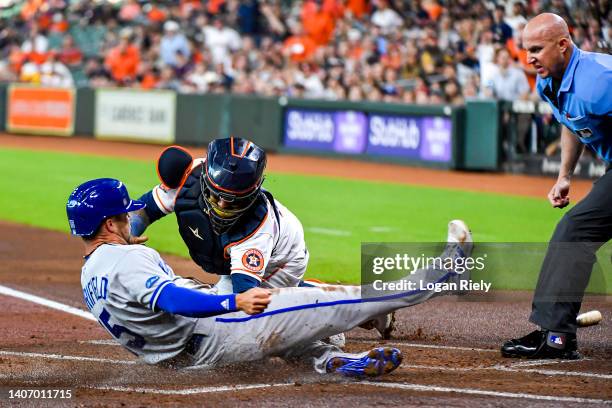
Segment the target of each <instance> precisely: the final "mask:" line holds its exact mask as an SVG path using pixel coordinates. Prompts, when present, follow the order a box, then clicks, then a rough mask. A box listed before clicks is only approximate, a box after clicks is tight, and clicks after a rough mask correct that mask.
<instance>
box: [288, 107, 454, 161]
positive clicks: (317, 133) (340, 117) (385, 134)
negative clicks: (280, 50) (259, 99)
mask: <svg viewBox="0 0 612 408" xmlns="http://www.w3.org/2000/svg"><path fill="white" fill-rule="evenodd" d="M284 129H285V132H284V145H285V146H286V147H289V148H295V149H304V150H319V151H328V152H336V153H344V154H367V155H373V156H393V157H404V158H407V159H412V160H423V161H430V162H442V163H448V162H450V161H451V160H452V150H453V149H452V146H453V143H452V142H453V133H452V121H451V119H450V118H448V117H442V116H406V115H383V114H370V115H368V114H366V113H364V112H358V111H349V110H344V111H320V110H307V109H293V108H291V109H287V110H286V111H285V128H284Z"/></svg>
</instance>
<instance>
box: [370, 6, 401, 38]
mask: <svg viewBox="0 0 612 408" xmlns="http://www.w3.org/2000/svg"><path fill="white" fill-rule="evenodd" d="M374 3H375V4H376V11H375V12H374V13H373V14H372V18H371V21H372V24H374V25H375V26H377V27H379V28H380V29H381V30H383V33H385V34H387V33H390V32H392V31H393V30H396V29H398V28H400V27H401V26H402V25H403V24H404V20H403V19H402V17H401V16H400V15H399V14H398V13H397V11H395V10H393V9H392V8H390V7H389V3H388V2H387V0H376V1H375V2H374Z"/></svg>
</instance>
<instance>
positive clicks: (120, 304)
mask: <svg viewBox="0 0 612 408" xmlns="http://www.w3.org/2000/svg"><path fill="white" fill-rule="evenodd" d="M170 282H172V283H174V284H175V285H177V286H183V287H191V286H192V285H193V282H192V281H190V280H188V279H183V278H180V277H177V276H175V275H174V272H173V271H172V269H171V268H170V267H169V266H168V265H167V264H166V263H165V262H164V260H163V259H162V258H161V256H160V255H159V253H157V251H155V250H154V249H151V248H147V247H146V246H143V245H113V244H103V245H101V246H99V247H98V248H97V249H96V250H95V251H94V252H93V254H91V255H90V256H89V257H88V258H87V259H86V262H85V264H84V265H83V269H82V271H81V286H82V288H83V297H84V300H85V303H86V304H87V307H88V308H89V310H90V311H91V313H92V314H93V315H94V316H95V317H96V318H97V319H98V321H99V322H100V324H101V325H102V326H103V327H104V328H105V329H106V330H107V331H108V332H109V333H110V334H111V335H112V336H113V337H114V338H115V339H116V340H117V341H118V342H119V343H121V344H122V345H123V346H124V347H126V348H127V349H128V350H129V351H131V352H132V353H134V354H136V355H137V356H139V357H141V358H143V360H144V361H145V362H147V363H150V364H155V363H157V362H159V361H161V360H165V359H168V358H171V357H174V356H176V355H178V354H179V353H180V352H181V351H182V350H183V348H184V347H185V344H186V343H187V341H188V340H189V337H190V336H191V334H192V332H193V330H194V327H195V323H196V321H197V319H195V318H189V317H184V316H179V315H172V314H170V313H165V312H162V311H157V310H156V308H155V306H156V303H157V299H158V297H159V294H160V293H161V290H162V288H163V287H164V286H166V285H168V284H169V283H170Z"/></svg>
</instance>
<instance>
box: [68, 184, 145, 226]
mask: <svg viewBox="0 0 612 408" xmlns="http://www.w3.org/2000/svg"><path fill="white" fill-rule="evenodd" d="M144 207H145V203H143V202H142V201H137V200H131V199H130V196H129V194H128V191H127V189H126V188H125V186H124V185H123V183H122V182H121V181H119V180H115V179H111V178H100V179H95V180H90V181H87V182H85V183H83V184H81V185H80V186H78V187H77V188H75V189H74V191H73V192H72V194H70V197H68V202H67V203H66V213H67V214H68V223H69V224H70V232H71V233H72V235H79V236H90V235H92V234H94V233H95V232H96V230H97V229H98V227H99V226H100V224H101V223H102V221H104V219H105V218H107V217H110V216H113V215H119V214H123V213H127V212H130V211H136V210H139V209H141V208H144Z"/></svg>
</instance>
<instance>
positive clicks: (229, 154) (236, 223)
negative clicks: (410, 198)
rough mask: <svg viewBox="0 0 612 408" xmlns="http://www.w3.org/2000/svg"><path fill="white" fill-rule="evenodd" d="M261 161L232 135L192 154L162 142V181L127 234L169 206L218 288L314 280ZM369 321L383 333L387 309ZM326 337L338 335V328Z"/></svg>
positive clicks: (338, 340) (294, 225) (295, 224)
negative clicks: (200, 156)
mask: <svg viewBox="0 0 612 408" xmlns="http://www.w3.org/2000/svg"><path fill="white" fill-rule="evenodd" d="M266 161H267V160H266V153H265V151H264V150H263V149H261V148H260V147H259V146H257V145H256V144H254V143H252V142H250V141H248V140H245V139H241V138H237V137H230V138H225V139H216V140H213V141H212V142H211V143H210V144H209V146H208V151H207V155H206V158H205V159H195V160H194V158H193V157H192V156H191V154H189V152H187V151H186V150H185V149H183V148H181V147H179V146H171V147H168V148H166V149H165V150H164V151H163V152H162V153H161V155H160V157H159V159H158V162H157V173H158V176H159V178H160V181H161V184H159V185H157V186H155V187H154V188H153V189H152V190H150V191H149V192H147V193H145V194H144V195H143V196H142V197H141V198H140V200H141V201H143V202H144V203H145V204H146V207H145V208H143V209H141V210H139V211H137V212H136V213H135V214H134V216H133V217H132V220H131V224H132V230H131V231H132V234H133V235H134V236H140V235H141V234H142V233H143V232H144V230H145V229H146V228H147V226H148V225H150V224H151V223H153V222H155V221H157V220H159V219H160V218H162V217H164V216H166V215H168V214H170V213H175V215H176V220H177V223H178V226H179V232H180V234H181V237H182V238H183V241H184V242H185V245H187V247H188V248H189V254H190V255H191V258H192V259H193V261H194V262H195V263H197V264H198V265H199V266H200V267H201V268H202V269H203V270H205V271H206V272H209V273H214V274H217V275H219V276H220V280H219V282H218V283H217V291H218V293H220V294H221V293H223V294H229V293H240V292H244V291H246V290H248V289H250V288H253V287H264V288H284V287H296V286H316V285H317V284H316V283H313V282H305V281H304V274H305V272H306V268H307V266H308V259H309V256H310V255H309V253H308V249H307V247H306V242H305V241H304V230H303V228H302V224H301V223H300V221H299V220H298V219H297V217H296V216H295V215H294V214H293V213H292V212H291V211H290V210H289V209H288V208H286V207H285V206H283V205H282V204H281V203H280V202H279V201H278V200H276V199H275V198H274V197H273V196H272V194H271V193H270V192H269V191H266V190H264V189H263V188H262V184H263V181H264V170H265V168H266ZM368 326H369V327H370V328H375V329H376V330H378V332H379V333H380V334H381V335H382V337H383V338H388V337H389V336H390V333H391V331H392V330H393V319H392V316H391V315H389V316H378V317H377V318H376V319H373V320H372V321H371V322H368ZM331 340H332V341H333V342H334V343H335V344H337V345H343V343H344V337H343V336H342V335H338V336H335V337H334V338H332V339H331Z"/></svg>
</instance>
